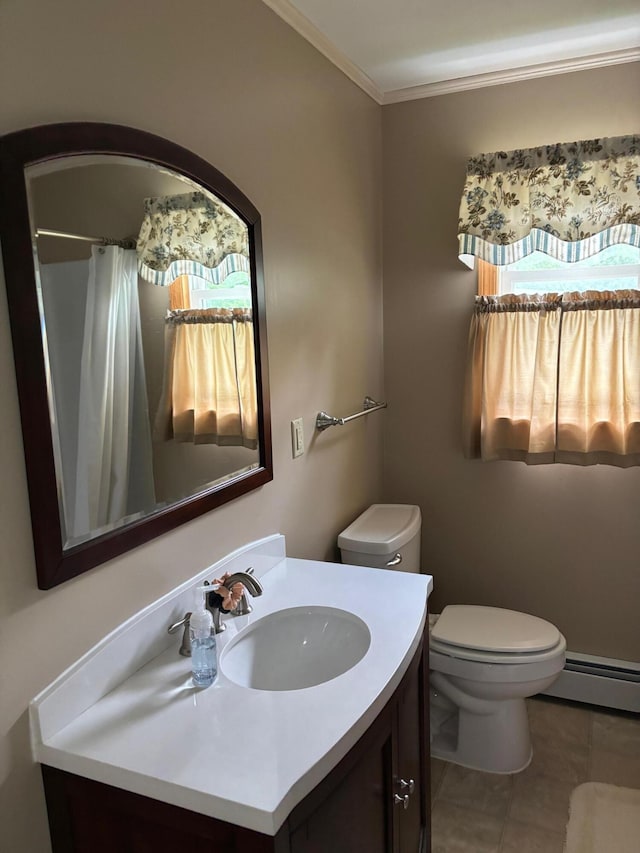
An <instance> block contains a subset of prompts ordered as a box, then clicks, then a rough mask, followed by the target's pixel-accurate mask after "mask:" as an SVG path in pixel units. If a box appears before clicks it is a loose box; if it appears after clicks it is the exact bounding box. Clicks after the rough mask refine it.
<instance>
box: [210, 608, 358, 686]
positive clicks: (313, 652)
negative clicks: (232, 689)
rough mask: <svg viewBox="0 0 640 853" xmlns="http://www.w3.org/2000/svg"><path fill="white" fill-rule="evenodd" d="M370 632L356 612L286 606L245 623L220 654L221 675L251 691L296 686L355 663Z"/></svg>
mask: <svg viewBox="0 0 640 853" xmlns="http://www.w3.org/2000/svg"><path fill="white" fill-rule="evenodd" d="M370 643H371V634H370V633H369V629H368V627H367V625H366V624H365V623H364V622H363V621H362V619H360V618H359V617H358V616H355V615H354V614H353V613H349V612H347V611H346V610H338V609H337V608H335V607H311V606H310V607H291V608H289V609H287V610H278V611H276V612H274V613H271V614H269V615H268V616H265V617H264V618H263V619H260V620H258V621H257V622H255V623H253V624H252V625H249V627H248V628H246V629H245V630H244V631H243V632H242V633H241V634H239V635H238V637H237V638H235V639H234V640H232V641H231V642H230V643H229V645H228V646H226V648H225V649H224V651H223V652H222V655H221V656H220V668H221V670H222V672H223V673H224V675H225V676H226V677H227V678H228V679H230V680H231V681H233V682H234V683H235V684H238V685H240V686H241V687H252V688H253V689H254V690H301V689H303V688H305V687H313V686H314V685H316V684H323V683H324V682H325V681H330V680H331V679H332V678H336V677H337V676H338V675H342V674H343V673H344V672H347V671H348V670H350V669H351V668H352V667H354V666H355V665H356V664H357V663H358V662H359V661H360V660H362V658H363V657H364V656H365V654H366V653H367V650H368V648H369V645H370Z"/></svg>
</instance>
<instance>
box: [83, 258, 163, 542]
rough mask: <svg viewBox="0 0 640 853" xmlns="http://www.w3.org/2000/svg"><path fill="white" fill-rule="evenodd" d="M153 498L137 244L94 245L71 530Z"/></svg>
mask: <svg viewBox="0 0 640 853" xmlns="http://www.w3.org/2000/svg"><path fill="white" fill-rule="evenodd" d="M154 506H155V496H154V487H153V469H152V456H151V434H150V429H149V419H148V407H147V395H146V386H145V379H144V362H143V357H142V341H141V333H140V307H139V302H138V272H137V257H136V252H135V251H133V250H125V249H121V248H119V247H117V246H109V247H106V248H102V247H97V246H96V247H94V248H93V250H92V258H91V262H90V271H89V282H88V291H87V308H86V315H85V329H84V341H83V347H82V366H81V374H80V402H79V410H78V458H77V470H76V495H75V511H74V513H73V518H72V519H67V531H68V534H69V535H70V537H72V538H78V537H84V536H86V535H87V534H89V533H90V532H94V533H95V532H96V531H97V530H99V529H100V528H104V527H106V526H108V525H110V524H112V523H114V522H118V521H120V520H121V519H123V518H124V517H125V516H127V515H130V514H132V513H136V512H140V511H144V510H146V511H149V510H151V509H152V508H153V507H154Z"/></svg>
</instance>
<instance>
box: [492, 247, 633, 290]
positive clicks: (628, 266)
mask: <svg viewBox="0 0 640 853" xmlns="http://www.w3.org/2000/svg"><path fill="white" fill-rule="evenodd" d="M496 270H497V283H498V286H497V293H498V294H500V295H502V294H505V293H529V294H533V293H551V292H553V293H567V292H570V291H576V290H579V291H585V290H600V291H602V290H640V248H637V247H636V246H628V245H626V244H622V245H620V246H609V248H607V249H603V250H602V252H599V253H598V254H597V255H594V256H593V257H591V258H586V259H585V260H582V261H577V262H576V263H573V264H569V263H565V262H564V261H559V260H557V259H556V258H552V257H551V256H550V255H546V254H544V253H543V252H533V253H532V254H531V255H527V257H525V258H522V259H521V260H519V261H516V262H515V263H513V264H508V265H506V266H503V267H497V268H496Z"/></svg>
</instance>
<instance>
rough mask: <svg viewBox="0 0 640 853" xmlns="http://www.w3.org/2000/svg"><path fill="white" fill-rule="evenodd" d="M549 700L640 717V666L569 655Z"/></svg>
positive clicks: (580, 655)
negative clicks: (590, 706)
mask: <svg viewBox="0 0 640 853" xmlns="http://www.w3.org/2000/svg"><path fill="white" fill-rule="evenodd" d="M544 695H546V696H557V697H558V698H560V699H572V700H573V701H574V702H586V703H587V704H589V705H601V706H602V707H604V708H615V709H618V710H620V711H634V712H635V713H636V714H637V713H640V663H635V662H632V661H626V660H615V659H613V658H600V657H595V656H594V655H583V654H580V652H570V651H567V662H566V664H565V667H564V669H563V671H562V672H561V673H560V676H559V677H558V679H557V681H555V682H554V683H553V684H552V685H551V687H550V688H549V689H548V690H545V691H544Z"/></svg>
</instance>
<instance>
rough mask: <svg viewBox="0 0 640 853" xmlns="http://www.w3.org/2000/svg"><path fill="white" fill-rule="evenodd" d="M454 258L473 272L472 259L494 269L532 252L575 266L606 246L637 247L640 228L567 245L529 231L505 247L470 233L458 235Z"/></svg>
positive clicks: (615, 229) (605, 233)
mask: <svg viewBox="0 0 640 853" xmlns="http://www.w3.org/2000/svg"><path fill="white" fill-rule="evenodd" d="M458 242H459V246H458V257H459V258H460V260H461V261H462V262H463V263H465V264H466V265H467V266H468V267H469V268H471V269H473V258H474V257H476V258H482V260H483V261H487V263H490V264H494V265H495V266H505V265H506V264H513V263H515V262H516V261H519V260H521V259H522V258H525V257H527V255H531V254H533V252H544V253H545V254H547V255H551V256H552V257H554V258H557V260H559V261H564V262H565V263H575V262H576V261H582V260H584V259H585V258H591V257H593V256H594V255H597V254H598V252H601V251H602V250H603V249H607V248H608V247H609V246H617V245H619V244H620V243H628V244H629V245H631V246H637V247H638V248H640V226H638V225H633V224H630V223H624V224H622V225H613V226H612V227H611V228H606V229H605V230H604V231H601V232H600V233H599V234H593V235H592V236H591V237H587V238H585V239H584V240H579V241H578V242H575V243H569V242H567V241H565V240H560V239H559V238H558V237H555V236H554V235H553V234H550V233H549V232H548V231H542V230H540V229H539V228H532V229H531V231H530V233H529V234H528V235H527V236H526V237H524V238H523V239H522V240H518V241H517V242H516V243H509V244H506V245H500V246H498V245H495V244H494V243H489V242H488V241H487V240H484V239H483V238H482V237H477V236H474V235H473V234H459V235H458Z"/></svg>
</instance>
